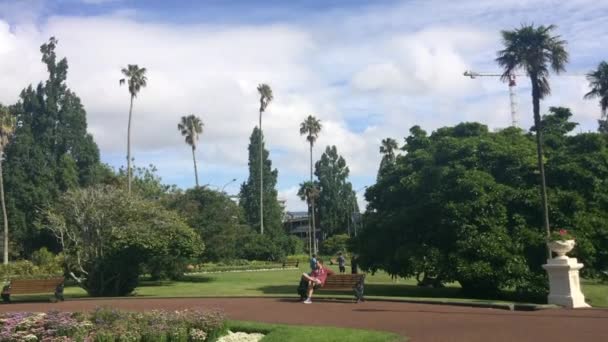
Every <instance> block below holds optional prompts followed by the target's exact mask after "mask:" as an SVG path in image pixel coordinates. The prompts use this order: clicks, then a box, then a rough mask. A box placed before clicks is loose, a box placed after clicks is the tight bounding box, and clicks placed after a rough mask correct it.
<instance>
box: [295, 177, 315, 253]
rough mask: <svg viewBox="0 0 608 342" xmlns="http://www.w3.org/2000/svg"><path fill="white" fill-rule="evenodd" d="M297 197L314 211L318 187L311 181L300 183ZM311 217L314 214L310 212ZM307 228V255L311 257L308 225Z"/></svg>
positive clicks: (311, 246) (311, 245)
mask: <svg viewBox="0 0 608 342" xmlns="http://www.w3.org/2000/svg"><path fill="white" fill-rule="evenodd" d="M298 197H300V199H301V200H302V201H306V204H308V208H309V209H310V211H311V213H314V201H315V199H317V198H319V189H318V188H317V185H316V184H315V183H314V182H313V181H307V182H304V183H300V189H299V190H298ZM312 217H314V214H312ZM308 229H309V230H308V255H309V256H311V257H312V249H313V244H312V240H311V239H310V236H311V235H310V225H309V226H308ZM315 253H316V252H315Z"/></svg>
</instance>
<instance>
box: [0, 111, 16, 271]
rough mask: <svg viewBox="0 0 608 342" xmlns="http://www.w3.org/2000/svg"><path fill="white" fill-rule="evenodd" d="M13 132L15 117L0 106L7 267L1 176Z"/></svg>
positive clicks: (0, 193)
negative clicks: (5, 151)
mask: <svg viewBox="0 0 608 342" xmlns="http://www.w3.org/2000/svg"><path fill="white" fill-rule="evenodd" d="M14 131H15V117H14V115H13V114H12V113H10V112H9V110H8V108H5V107H4V106H3V105H2V104H0V200H1V201H2V222H4V245H3V247H4V248H3V250H4V255H3V264H4V265H8V216H7V215H6V203H5V201H4V178H3V175H2V173H3V172H2V162H3V161H4V150H5V149H6V146H7V145H8V144H9V142H10V139H11V137H12V136H13V133H14Z"/></svg>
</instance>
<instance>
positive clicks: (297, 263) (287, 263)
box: [283, 260, 300, 268]
mask: <svg viewBox="0 0 608 342" xmlns="http://www.w3.org/2000/svg"><path fill="white" fill-rule="evenodd" d="M298 266H300V261H298V260H293V261H289V260H285V261H283V268H285V267H295V268H298Z"/></svg>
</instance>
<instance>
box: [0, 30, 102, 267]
mask: <svg viewBox="0 0 608 342" xmlns="http://www.w3.org/2000/svg"><path fill="white" fill-rule="evenodd" d="M57 44H58V41H57V40H56V39H55V38H53V37H51V38H50V39H49V41H48V42H47V43H45V44H42V46H41V47H40V52H41V55H42V62H43V63H44V64H45V65H46V68H47V71H48V79H47V80H46V81H44V82H40V83H39V84H38V85H37V86H35V87H34V86H31V85H30V86H28V87H27V88H25V89H23V91H22V92H21V95H20V99H19V101H18V102H17V103H16V104H15V105H12V106H10V111H11V112H12V113H14V114H15V116H16V120H17V122H19V126H18V127H16V129H15V132H14V136H13V139H12V142H11V143H10V144H9V145H8V146H7V147H6V150H5V162H4V164H3V167H4V171H5V173H4V175H5V177H4V182H5V190H6V195H7V209H8V216H9V217H8V220H9V221H10V222H11V243H15V247H17V248H19V249H20V251H19V252H20V253H22V254H23V255H25V256H29V255H30V254H31V253H32V252H33V251H34V250H37V249H39V248H40V247H44V246H46V247H48V248H49V249H50V250H53V251H55V252H56V251H58V248H59V246H58V244H57V242H56V240H55V239H54V237H53V236H52V235H51V234H50V232H49V231H45V230H39V229H36V228H35V227H36V222H37V221H38V220H40V215H41V213H42V211H43V210H44V208H46V207H47V206H49V205H51V204H52V203H53V202H54V201H55V200H56V198H57V197H58V196H59V195H60V194H61V193H62V192H63V191H66V190H67V189H69V188H73V187H75V186H90V185H93V184H96V183H99V182H100V181H103V179H104V178H105V177H106V175H107V172H106V171H107V168H106V167H105V166H103V165H102V164H101V163H100V162H99V149H98V147H97V145H96V144H95V141H94V140H93V137H92V136H91V135H90V134H88V133H87V120H86V111H85V110H84V108H83V105H82V103H81V101H80V99H79V98H78V96H77V95H76V94H75V93H74V92H73V91H71V90H70V89H69V88H68V87H67V85H66V80H67V76H68V62H67V59H65V58H62V59H59V58H58V56H57V54H56V51H55V49H56V47H57ZM15 247H13V249H12V250H11V253H13V252H17V250H16V249H15Z"/></svg>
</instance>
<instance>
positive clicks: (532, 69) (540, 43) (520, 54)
mask: <svg viewBox="0 0 608 342" xmlns="http://www.w3.org/2000/svg"><path fill="white" fill-rule="evenodd" d="M555 28H556V27H555V26H554V25H549V26H542V25H541V26H539V27H535V26H534V25H526V26H522V27H521V28H519V29H515V30H513V31H502V39H503V45H504V49H503V50H501V51H499V52H498V58H496V61H497V62H498V64H499V65H500V66H501V67H502V68H503V69H504V71H503V76H502V77H503V79H505V80H507V79H509V77H510V76H511V75H512V74H514V73H515V71H516V70H517V69H523V70H524V71H525V72H526V73H527V74H528V76H529V77H530V81H531V83H532V106H533V111H534V126H535V132H536V150H537V159H538V169H539V171H540V178H541V180H540V188H541V189H540V190H541V198H542V208H543V220H544V221H543V222H544V227H545V233H546V234H547V236H549V234H550V233H551V229H550V224H549V207H548V203H547V185H546V179H545V168H544V164H543V139H542V129H541V118H540V100H542V99H543V98H544V97H545V96H547V95H549V94H550V93H551V88H550V86H549V70H553V71H554V72H555V73H560V72H562V71H564V70H565V65H566V63H568V52H567V51H566V49H565V46H566V41H564V40H562V39H561V38H560V36H553V35H552V33H553V31H554V30H555ZM547 251H548V253H549V254H550V252H549V250H548V249H547Z"/></svg>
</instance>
